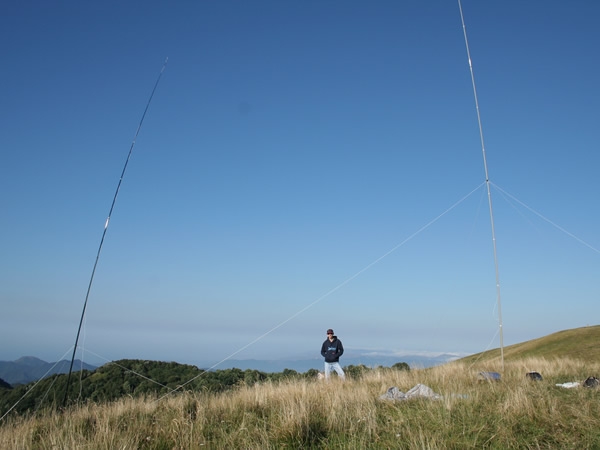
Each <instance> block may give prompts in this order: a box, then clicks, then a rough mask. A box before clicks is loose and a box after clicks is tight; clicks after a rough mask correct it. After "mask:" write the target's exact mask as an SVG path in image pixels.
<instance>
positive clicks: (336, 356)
mask: <svg viewBox="0 0 600 450" xmlns="http://www.w3.org/2000/svg"><path fill="white" fill-rule="evenodd" d="M343 354H344V346H343V345H342V341H340V340H339V339H338V338H337V336H335V335H334V334H333V330H332V329H331V328H330V329H329V330H327V339H325V342H323V345H322V346H321V356H323V357H324V358H325V379H326V380H328V379H329V374H330V373H331V371H332V370H335V372H336V373H337V374H338V375H339V377H340V378H341V379H342V380H345V379H346V374H345V373H344V370H343V369H342V366H340V363H339V361H340V356H342V355H343Z"/></svg>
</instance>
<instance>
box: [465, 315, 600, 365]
mask: <svg viewBox="0 0 600 450" xmlns="http://www.w3.org/2000/svg"><path fill="white" fill-rule="evenodd" d="M598 343H600V325H594V326H588V327H582V328H573V329H571V330H564V331H559V332H557V333H553V334H549V335H548V336H544V337H541V338H538V339H533V340H531V341H526V342H522V343H520V344H514V345H510V346H507V347H504V360H505V361H506V362H509V361H516V360H520V359H525V358H529V357H536V358H545V359H555V358H571V359H579V360H582V361H588V362H600V345H598ZM499 359H500V349H499V348H497V349H493V350H488V351H486V352H482V353H476V354H474V355H470V356H467V357H465V358H462V359H460V360H459V361H461V362H465V363H467V364H468V363H474V362H475V361H477V362H478V363H481V362H492V361H495V360H499Z"/></svg>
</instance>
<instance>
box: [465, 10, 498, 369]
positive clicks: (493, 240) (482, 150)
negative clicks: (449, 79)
mask: <svg viewBox="0 0 600 450" xmlns="http://www.w3.org/2000/svg"><path fill="white" fill-rule="evenodd" d="M458 9H459V10H460V20H461V22H462V27H463V34H464V37H465V47H466V49H467V58H468V59H469V71H470V72H471V84H472V85H473V96H474V97H475V109H476V110H477V123H478V125H479V138H480V140H481V152H482V154H483V168H484V170H485V185H486V187H487V196H488V205H489V209H490V222H491V225H492V246H493V248H494V270H495V272H496V299H497V303H498V325H499V332H500V360H501V363H502V371H503V372H504V334H503V332H502V304H501V301H500V276H499V272H498V253H497V251H496V231H495V227H494V212H493V210H492V194H491V192H490V177H489V174H488V166H487V158H486V155H485V144H484V141H483V126H482V125H481V114H480V113H479V100H478V98H477V89H476V88H475V75H474V73H473V64H472V62H471V51H470V50H469V41H468V39H467V28H466V27H465V18H464V16H463V10H462V5H461V2H460V0H458Z"/></svg>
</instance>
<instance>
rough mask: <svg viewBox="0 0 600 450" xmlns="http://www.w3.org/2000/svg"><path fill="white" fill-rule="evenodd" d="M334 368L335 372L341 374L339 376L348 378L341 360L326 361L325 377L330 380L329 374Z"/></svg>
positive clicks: (343, 378)
mask: <svg viewBox="0 0 600 450" xmlns="http://www.w3.org/2000/svg"><path fill="white" fill-rule="evenodd" d="M332 370H335V372H336V373H337V374H338V375H339V377H340V378H341V379H342V380H345V379H346V374H345V373H344V370H343V369H342V366H340V363H339V362H332V363H330V362H326V363H325V379H326V380H328V379H329V374H330V373H331V371H332Z"/></svg>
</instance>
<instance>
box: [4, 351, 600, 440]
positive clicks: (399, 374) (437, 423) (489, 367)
mask: <svg viewBox="0 0 600 450" xmlns="http://www.w3.org/2000/svg"><path fill="white" fill-rule="evenodd" d="M480 371H498V372H499V371H500V367H499V366H498V364H497V363H494V362H488V363H486V364H485V366H477V365H467V364H466V363H464V362H456V363H452V364H446V365H444V366H439V367H434V368H431V369H423V370H412V371H410V372H406V371H397V370H392V369H376V370H373V371H370V372H368V373H367V374H366V375H365V376H363V377H362V378H361V379H357V380H352V379H349V380H347V381H346V382H340V381H338V380H333V381H332V382H330V383H326V382H322V381H317V380H293V381H286V382H282V383H276V384H272V383H263V384H257V385H254V386H240V387H238V388H236V389H235V390H232V391H228V392H225V393H221V394H206V393H194V392H186V393H182V394H179V395H175V396H170V397H166V398H162V399H156V398H146V399H132V398H123V399H121V400H119V401H116V402H113V403H109V404H93V403H90V404H85V405H80V406H78V407H74V408H71V409H69V410H67V411H64V412H62V413H58V412H57V413H48V414H47V415H42V416H40V417H28V418H23V417H11V418H7V419H5V421H4V423H2V424H0V448H3V449H4V448H6V449H84V448H85V449H107V450H108V449H111V450H112V449H204V448H211V449H212V448H214V449H232V448H236V449H237V448H243V449H275V448H277V449H279V448H294V449H296V448H344V449H346V448H348V449H364V448H407V449H413V448H414V449H417V448H423V449H425V448H426V449H447V448H457V449H458V448H460V449H463V448H497V449H506V448H531V449H534V448H536V449H537V448H577V449H580V448H600V432H599V431H598V430H599V429H600V406H599V405H600V402H598V400H599V395H600V389H588V388H583V387H580V388H576V389H564V388H560V387H557V386H556V385H555V384H556V383H564V382H567V381H582V380H584V379H585V378H586V377H587V376H588V375H595V374H598V372H600V366H599V365H598V364H595V363H591V362H586V361H580V360H569V359H560V360H559V359H554V360H546V359H543V358H529V359H523V360H519V361H514V362H507V363H506V364H505V370H504V372H503V374H502V380H501V381H499V382H489V381H484V382H478V381H477V374H478V373H479V372H480ZM528 371H537V372H540V373H541V374H542V375H543V377H544V379H543V380H542V381H537V382H534V381H531V380H528V379H527V378H526V377H525V373H527V372H528ZM419 383H420V384H424V385H427V386H429V387H430V388H431V389H433V390H434V391H435V392H436V393H439V394H441V395H442V396H443V398H442V399H441V400H432V399H424V398H421V399H413V400H408V401H397V402H393V401H389V400H380V399H379V397H380V396H381V395H382V394H384V393H385V392H386V391H387V389H388V388H390V387H392V386H396V387H398V388H399V389H400V390H401V391H403V392H406V391H408V390H409V389H410V388H412V387H413V386H415V385H416V384H419Z"/></svg>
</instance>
